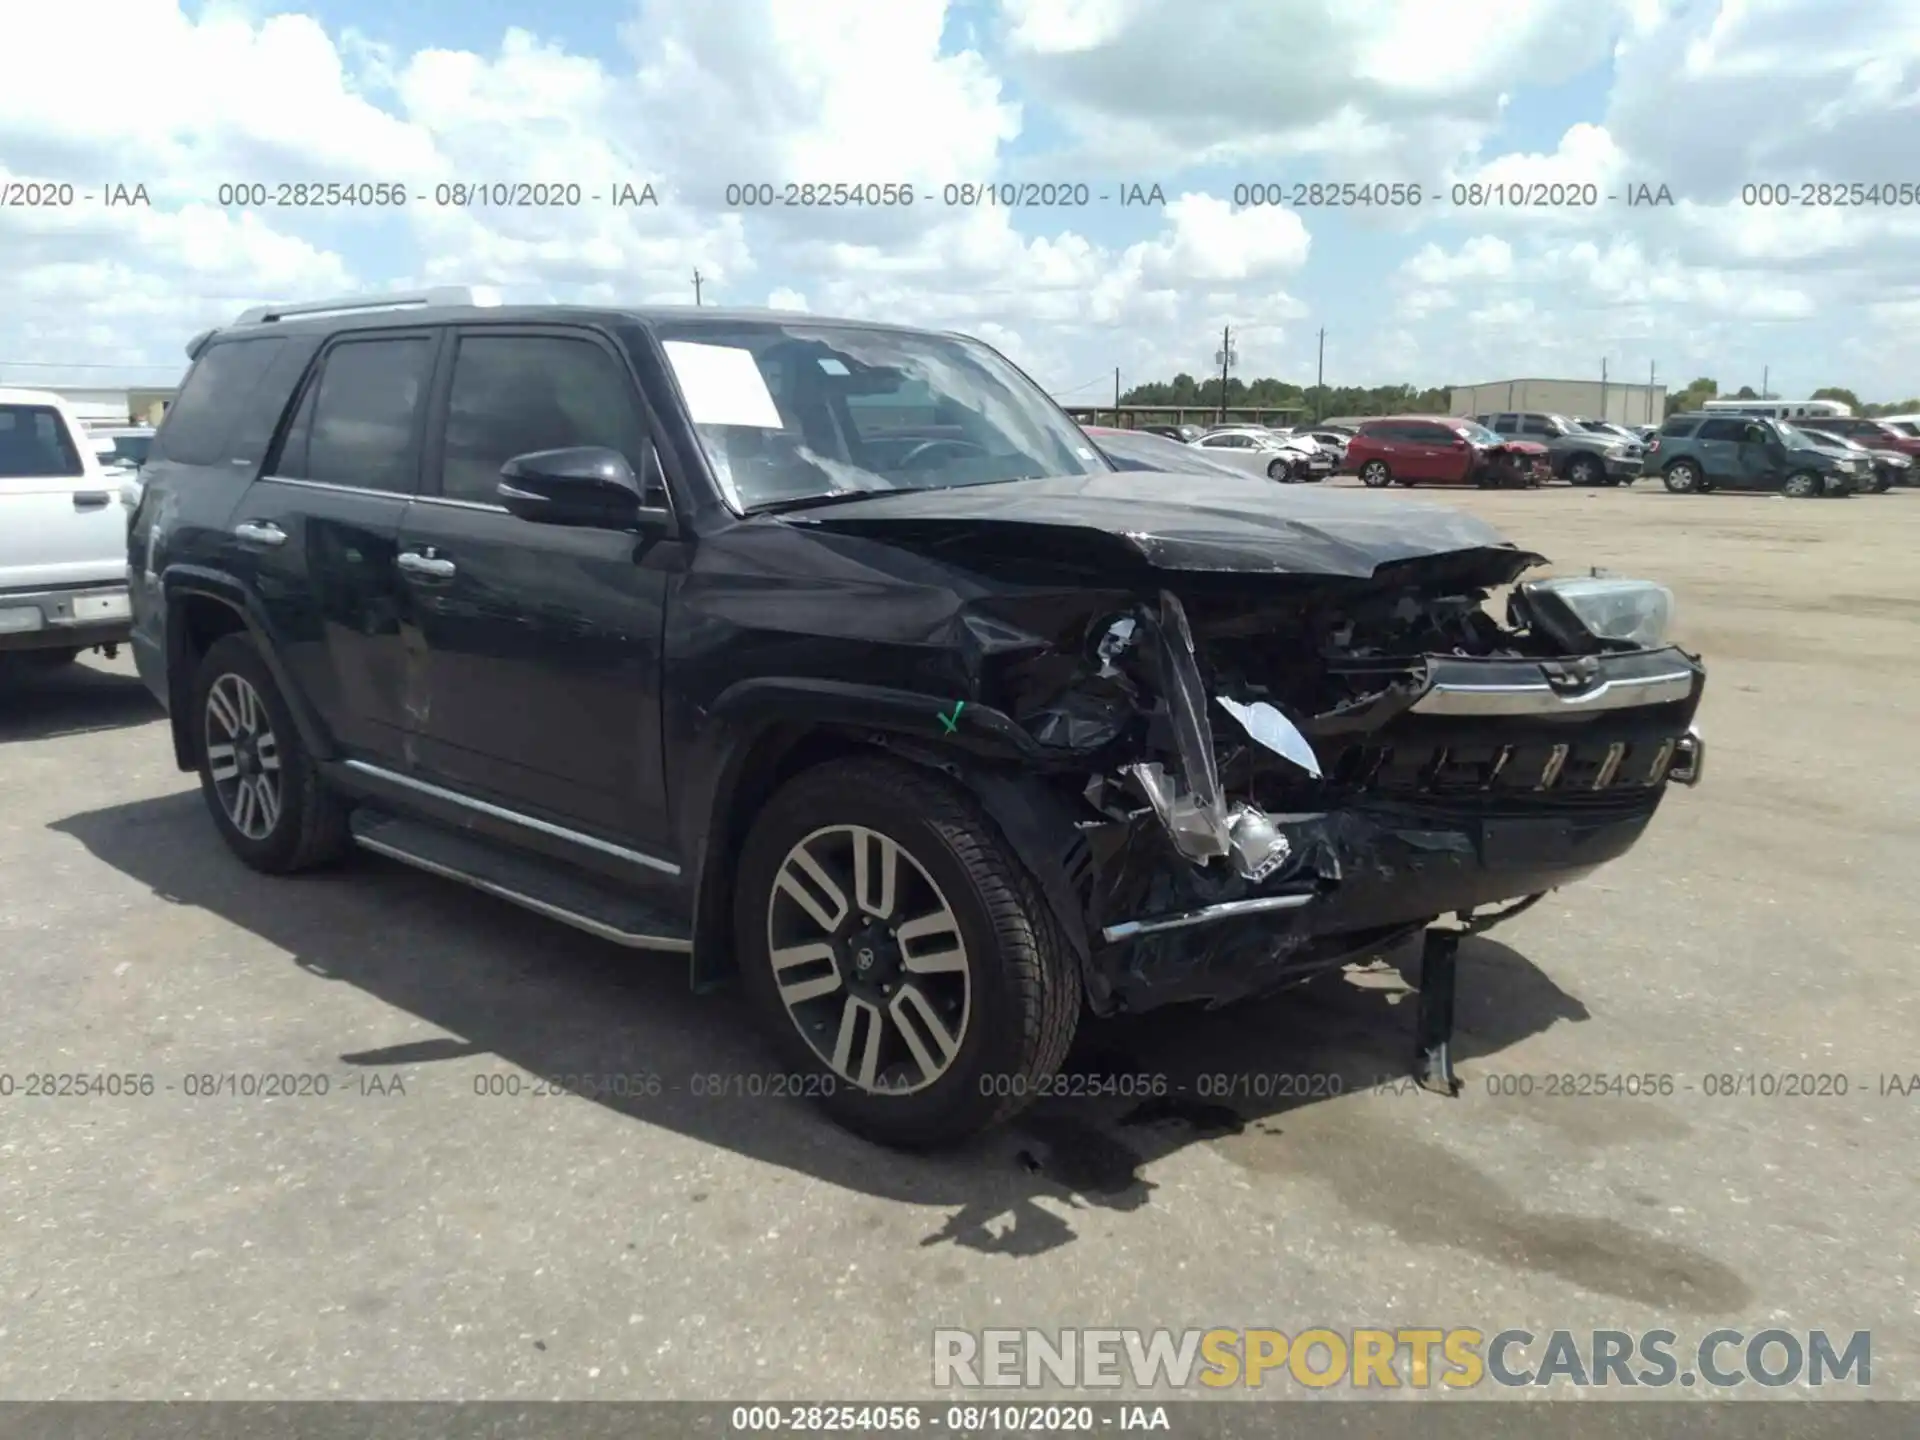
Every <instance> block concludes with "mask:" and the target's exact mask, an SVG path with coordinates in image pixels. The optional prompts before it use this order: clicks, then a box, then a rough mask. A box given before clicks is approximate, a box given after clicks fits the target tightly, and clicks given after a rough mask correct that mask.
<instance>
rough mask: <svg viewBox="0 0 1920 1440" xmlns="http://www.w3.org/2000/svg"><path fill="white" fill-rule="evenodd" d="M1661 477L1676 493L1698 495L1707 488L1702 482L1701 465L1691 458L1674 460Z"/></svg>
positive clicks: (1668, 487)
mask: <svg viewBox="0 0 1920 1440" xmlns="http://www.w3.org/2000/svg"><path fill="white" fill-rule="evenodd" d="M1660 478H1661V479H1662V480H1664V481H1665V482H1666V486H1667V489H1669V490H1671V491H1672V492H1673V493H1674V494H1675V495H1697V494H1699V493H1700V492H1701V491H1702V490H1703V489H1705V488H1706V487H1704V486H1703V485H1702V484H1701V483H1700V479H1701V476H1700V467H1699V466H1698V465H1696V464H1694V463H1693V461H1691V460H1676V461H1674V462H1673V463H1672V464H1671V465H1669V466H1668V467H1667V468H1666V471H1665V473H1664V474H1662V476H1661V477H1660Z"/></svg>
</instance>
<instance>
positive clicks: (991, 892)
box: [734, 759, 1081, 1149]
mask: <svg viewBox="0 0 1920 1440" xmlns="http://www.w3.org/2000/svg"><path fill="white" fill-rule="evenodd" d="M734 907H735V908H734V926H735V929H734V934H735V941H736V945H737V948H738V954H739V958H740V969H741V974H742V978H743V981H744V984H745V989H746V993H747V996H748V999H749V1001H750V1003H751V1004H752V1006H753V1008H754V1010H755V1012H756V1014H757V1016H758V1018H759V1019H760V1021H761V1023H762V1024H763V1025H764V1026H765V1028H766V1029H767V1031H768V1033H769V1035H770V1036H771V1038H772V1039H773V1042H774V1043H775V1044H776V1045H777V1046H778V1047H779V1048H780V1050H781V1051H782V1053H783V1056H784V1058H785V1059H786V1061H787V1063H788V1064H789V1065H790V1066H791V1067H792V1068H793V1069H794V1070H795V1071H796V1072H798V1073H800V1074H803V1075H806V1076H808V1077H809V1081H810V1083H809V1085H808V1087H807V1088H808V1093H810V1094H813V1095H815V1096H817V1097H818V1098H819V1099H820V1100H821V1102H822V1104H823V1106H824V1108H825V1109H826V1110H827V1111H828V1113H829V1114H831V1115H832V1116H833V1117H834V1118H835V1119H836V1120H838V1121H839V1122H840V1123H841V1124H842V1125H844V1126H846V1127H847V1128H848V1129H850V1130H853V1131H854V1132H856V1133H858V1134H861V1135H865V1136H867V1137H868V1138H869V1139H873V1140H877V1141H879V1142H880V1143H882V1144H886V1145H894V1146H899V1147H901V1148H906V1149H925V1148H932V1147H935V1146H939V1145H946V1144H951V1143H953V1142H956V1141H958V1140H961V1139H964V1138H965V1137H967V1136H968V1135H971V1134H973V1133H975V1132H977V1131H980V1130H983V1129H985V1128H987V1127H988V1126H991V1125H994V1124H997V1123H998V1122H1000V1121H1001V1120H1004V1119H1006V1118H1007V1117H1008V1116H1009V1115H1011V1114H1013V1113H1014V1112H1015V1111H1017V1110H1019V1109H1021V1108H1022V1107H1023V1106H1024V1105H1025V1104H1026V1103H1027V1102H1028V1101H1029V1100H1030V1099H1032V1098H1033V1097H1034V1096H1035V1095H1036V1094H1037V1093H1038V1091H1039V1089H1040V1088H1041V1086H1042V1085H1044V1084H1045V1083H1046V1081H1047V1079H1048V1077H1050V1076H1052V1075H1053V1074H1054V1073H1055V1072H1056V1071H1057V1070H1058V1069H1059V1067H1060V1063H1061V1061H1062V1060H1064V1059H1065V1057H1066V1053H1067V1047H1068V1046H1069V1044H1070V1043H1071V1042H1072V1039H1073V1032H1074V1029H1075V1026H1076V1024H1077V1022H1078V1019H1079V1014H1080V1002H1081V995H1080V985H1079V979H1078V974H1077V970H1076V967H1075V965H1074V962H1073V957H1072V951H1071V949H1070V947H1069V946H1068V945H1067V944H1066V942H1065V940H1064V939H1063V938H1062V936H1061V935H1060V933H1059V927H1058V924H1057V923H1056V921H1055V919H1054V916H1053V913H1052V911H1051V910H1050V909H1048V907H1047V902H1046V901H1045V900H1044V899H1043V898H1042V897H1041V895H1040V891H1039V887H1038V886H1037V885H1036V884H1035V883H1034V881H1033V879H1032V877H1031V876H1030V875H1028V874H1027V872H1026V871H1025V870H1024V869H1023V868H1022V867H1021V866H1020V865H1019V863H1018V862H1017V861H1015V860H1013V859H1012V858H1011V857H1010V856H1009V855H1008V853H1007V846H1006V842H1005V840H1004V839H1003V838H1002V837H1001V836H1000V834H999V833H998V831H997V830H996V829H995V828H994V826H993V824H992V823H991V822H990V821H989V820H988V819H987V818H986V816H985V815H984V814H983V813H982V812H981V811H980V809H979V807H978V806H977V805H976V804H975V803H974V801H973V799H972V797H971V796H969V795H968V794H967V792H966V791H964V790H962V789H961V788H960V787H959V786H957V785H955V784H953V783H952V782H951V781H948V780H946V779H945V778H944V777H941V776H937V775H934V774H932V773H929V772H925V771H922V770H920V769H918V768H917V767H915V766H912V765H908V764H903V763H901V762H899V761H895V760H888V759H871V760H868V759H861V760H848V761H839V762H835V763H833V764H829V765H824V766H821V767H820V768H819V769H816V770H811V771H808V772H807V773H806V774H804V775H801V776H800V777H799V778H797V779H795V780H793V781H791V782H790V783H789V784H788V785H786V786H785V787H784V788H783V789H782V790H781V791H780V792H779V793H778V794H776V795H775V796H774V797H773V799H772V800H771V801H769V802H768V804H767V807H766V809H765V810H763V811H762V812H761V814H760V816H759V818H758V819H757V820H756V821H755V822H754V826H753V830H752V833H751V834H750V835H749V836H748V838H747V843H746V845H745V847H744V848H743V850H742V852H741V856H740V868H739V873H738V880H737V883H736V887H735V892H734Z"/></svg>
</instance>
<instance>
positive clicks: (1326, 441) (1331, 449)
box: [1299, 430, 1353, 471]
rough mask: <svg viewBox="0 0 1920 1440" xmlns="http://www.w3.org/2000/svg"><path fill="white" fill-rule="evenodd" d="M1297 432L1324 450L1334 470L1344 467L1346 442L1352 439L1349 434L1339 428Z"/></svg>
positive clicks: (1345, 463)
mask: <svg viewBox="0 0 1920 1440" xmlns="http://www.w3.org/2000/svg"><path fill="white" fill-rule="evenodd" d="M1299 434H1300V435H1301V436H1302V437H1303V438H1304V439H1308V440H1311V441H1313V443H1314V444H1316V445H1318V446H1319V447H1320V448H1321V449H1322V450H1324V451H1326V452H1327V455H1328V457H1329V458H1330V459H1331V460H1332V461H1333V468H1334V469H1335V470H1336V471H1338V470H1344V469H1346V465H1347V444H1348V442H1349V441H1351V440H1352V439H1353V437H1352V436H1351V435H1349V434H1347V433H1346V432H1344V431H1341V430H1302V431H1300V432H1299Z"/></svg>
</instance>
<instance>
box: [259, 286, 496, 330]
mask: <svg viewBox="0 0 1920 1440" xmlns="http://www.w3.org/2000/svg"><path fill="white" fill-rule="evenodd" d="M499 303H500V297H499V296H498V295H496V294H494V293H493V292H492V291H481V290H475V289H474V288H472V287H471V286H467V285H435V286H433V287H431V288H430V289H426V290H406V291H400V292H398V293H395V294H392V295H343V296H341V297H340V298H339V299H337V300H311V301H307V302H306V303H304V304H299V305H256V306H254V307H253V308H252V309H251V310H244V311H242V312H241V314H240V318H239V319H237V320H235V321H234V322H233V323H234V324H235V325H263V324H270V323H272V322H273V321H276V320H292V319H295V318H298V317H302V316H308V315H351V314H355V313H357V312H359V311H363V310H417V309H421V308H424V307H426V306H429V305H498V304H499Z"/></svg>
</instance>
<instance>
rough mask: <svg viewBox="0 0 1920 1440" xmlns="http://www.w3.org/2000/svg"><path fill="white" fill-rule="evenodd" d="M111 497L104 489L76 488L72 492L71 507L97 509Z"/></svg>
mask: <svg viewBox="0 0 1920 1440" xmlns="http://www.w3.org/2000/svg"><path fill="white" fill-rule="evenodd" d="M112 498H113V497H112V496H110V495H109V494H108V493H107V492H106V491H105V490H76V491H74V492H73V508H74V509H76V510H98V509H99V508H100V507H101V506H102V505H104V504H106V503H107V501H108V500H110V499H112Z"/></svg>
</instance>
